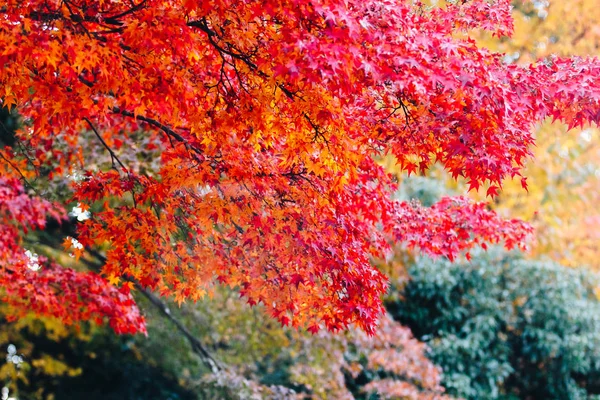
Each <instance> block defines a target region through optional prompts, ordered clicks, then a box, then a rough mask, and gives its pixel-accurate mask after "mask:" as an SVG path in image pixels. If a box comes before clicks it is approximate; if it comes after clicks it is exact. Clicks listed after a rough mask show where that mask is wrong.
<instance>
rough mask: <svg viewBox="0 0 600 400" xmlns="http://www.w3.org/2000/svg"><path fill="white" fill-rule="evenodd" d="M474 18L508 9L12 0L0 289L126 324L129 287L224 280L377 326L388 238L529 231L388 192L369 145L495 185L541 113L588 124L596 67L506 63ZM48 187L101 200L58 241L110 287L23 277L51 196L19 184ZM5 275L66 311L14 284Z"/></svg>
mask: <svg viewBox="0 0 600 400" xmlns="http://www.w3.org/2000/svg"><path fill="white" fill-rule="evenodd" d="M475 28H480V29H484V30H488V31H490V32H492V33H494V34H496V35H509V34H511V32H512V19H511V16H510V5H509V2H508V1H507V0H496V1H487V0H472V1H468V2H459V3H456V4H448V5H446V6H444V7H432V8H429V7H425V6H424V5H423V4H420V3H418V2H412V1H404V0H386V1H372V0H367V1H338V0H327V1H325V0H321V1H312V2H305V1H298V0H291V1H252V0H248V1H242V2H240V1H228V0H221V1H202V2H199V1H190V0H140V2H139V3H132V2H129V1H127V2H125V1H120V0H104V1H86V0H62V1H58V0H25V1H22V0H18V1H17V0H8V1H7V2H5V4H4V5H3V6H2V7H1V8H0V48H1V49H2V50H1V52H0V63H1V64H2V65H3V67H2V73H1V74H0V82H1V87H2V89H1V90H2V92H0V97H1V98H2V102H3V105H4V106H6V107H13V106H17V108H18V110H19V112H20V113H21V115H22V116H23V118H24V122H25V127H24V128H23V129H22V130H21V131H20V133H19V134H18V145H14V146H12V147H7V148H4V149H3V150H0V155H1V157H0V172H1V174H2V176H3V177H4V176H6V177H7V178H3V181H2V182H3V183H2V184H3V187H6V188H7V189H6V190H5V192H3V193H5V194H3V195H2V196H3V197H0V218H2V222H3V225H2V231H1V232H2V235H3V238H4V239H3V243H2V244H0V251H1V253H0V263H2V264H0V265H1V268H0V280H1V281H2V282H3V288H4V287H6V288H7V289H3V292H2V295H3V297H4V298H6V299H7V300H8V301H9V302H10V303H11V304H13V306H14V308H15V311H16V312H17V313H18V312H19V311H18V310H19V309H21V310H30V309H33V310H34V311H38V312H41V313H49V312H51V313H53V314H59V312H57V311H56V310H62V311H61V312H60V313H61V314H62V315H61V316H62V317H63V318H65V319H66V320H73V319H87V318H90V317H95V316H96V315H97V314H98V313H99V314H103V315H107V316H108V317H109V318H110V319H111V321H113V325H114V326H115V328H116V329H117V331H133V330H143V329H144V328H143V323H142V322H141V320H140V319H139V318H138V314H137V312H136V311H135V310H132V311H128V312H124V311H121V309H120V307H123V306H125V305H126V304H128V301H129V300H128V297H127V296H128V295H127V291H128V289H129V288H131V286H132V283H131V281H136V282H139V284H140V285H141V286H144V287H149V288H151V289H155V290H157V291H159V292H160V293H161V294H163V295H174V296H175V298H176V300H177V301H179V302H181V301H184V300H185V299H192V300H197V299H199V298H201V297H202V296H203V295H204V294H205V293H210V292H211V291H212V287H213V285H214V284H215V283H216V282H220V283H223V284H227V285H230V286H232V287H238V288H239V290H240V292H241V294H242V295H243V296H245V297H246V299H247V301H248V302H250V303H251V304H254V303H263V304H264V305H265V306H266V308H267V310H268V312H269V313H270V314H271V315H272V316H273V317H274V318H277V319H278V320H279V321H280V322H281V323H282V324H284V325H285V324H292V325H293V326H305V327H308V329H309V330H310V331H313V332H314V331H317V330H318V329H320V328H321V327H326V328H328V329H329V330H334V331H335V330H339V329H344V328H345V327H347V326H348V324H350V323H356V324H357V325H358V326H360V327H362V328H363V329H365V330H366V331H368V332H372V331H373V330H374V328H375V326H376V322H377V318H378V316H379V315H380V314H381V312H382V303H381V299H380V296H381V294H382V293H383V292H385V290H386V287H387V280H386V278H385V276H384V275H383V274H382V273H380V272H379V271H378V270H377V269H376V268H375V267H373V266H372V265H371V264H370V260H371V259H372V257H374V256H383V255H384V254H385V253H386V252H387V251H388V250H389V245H388V242H389V240H395V241H400V242H405V243H407V244H408V245H410V246H413V247H418V248H420V249H421V250H422V251H423V252H425V253H428V254H431V255H445V256H447V257H449V258H451V259H452V258H453V257H455V256H456V255H457V254H459V252H460V251H462V250H466V249H469V248H470V247H472V246H473V245H475V244H479V243H482V242H484V241H488V242H500V241H504V243H505V244H506V245H507V246H508V247H513V246H515V245H523V241H524V239H525V237H526V236H527V234H528V233H529V232H530V229H529V227H527V226H526V225H524V224H522V223H520V222H518V221H504V220H502V219H500V218H498V217H497V216H496V215H495V214H494V213H493V212H491V211H489V210H488V209H487V208H486V206H485V205H484V204H476V203H472V202H470V201H469V200H467V199H465V198H446V199H442V200H441V201H440V202H438V203H436V204H434V205H433V206H432V207H431V208H429V209H425V208H423V207H422V206H420V205H419V204H417V203H412V202H398V201H395V200H393V199H392V198H391V196H390V194H391V193H392V191H393V190H395V189H396V183H395V181H394V179H392V177H391V176H390V175H388V174H387V173H386V172H385V171H384V169H383V167H381V166H380V165H378V164H377V163H376V162H375V157H378V156H381V155H383V154H392V155H393V156H394V157H395V159H396V161H397V164H398V165H399V167H400V168H402V169H403V170H406V171H408V172H415V171H417V170H421V171H425V170H426V169H427V167H428V166H430V165H431V164H432V163H434V162H439V163H440V164H442V165H443V166H444V168H445V169H446V170H448V171H449V172H450V174H451V175H452V176H453V177H459V176H462V177H464V178H465V179H466V180H467V182H468V184H469V186H470V187H471V188H478V187H480V186H481V185H484V184H485V185H489V189H488V194H489V195H491V196H494V195H495V194H496V193H497V191H498V190H499V188H500V187H501V184H502V181H503V180H504V179H505V178H507V177H519V176H520V167H521V166H522V164H523V162H524V161H525V159H526V158H527V157H528V156H529V155H530V150H529V148H530V146H531V145H532V143H533V138H532V135H531V134H530V130H531V128H532V126H533V124H534V123H535V122H537V121H540V120H542V119H544V118H546V117H552V118H554V119H559V120H561V121H563V122H565V123H567V124H568V125H569V126H579V125H582V124H584V123H586V122H594V123H597V122H598V120H599V119H600V107H599V106H598V99H599V97H600V92H599V91H598V88H600V82H599V80H600V62H598V61H597V60H595V59H585V58H573V59H566V58H560V57H551V58H547V59H545V60H543V61H541V62H538V63H535V64H532V65H527V66H517V65H509V64H506V63H505V61H504V58H503V55H502V54H495V53H492V52H490V51H488V50H486V49H484V48H480V47H478V46H477V44H476V43H475V42H474V41H473V40H471V39H469V38H465V36H464V35H462V34H461V33H463V32H465V31H467V30H470V29H475ZM92 143H96V144H95V145H94V144H92ZM98 146H100V147H98ZM101 151H104V156H105V159H104V160H105V161H102V158H101V154H102V153H101ZM41 178H44V179H45V180H47V181H48V182H50V183H48V185H59V184H61V183H62V184H63V185H64V184H65V183H66V184H69V185H70V187H71V188H72V193H68V195H66V197H67V198H70V199H71V200H73V201H76V202H78V203H79V207H80V209H81V210H83V211H85V210H91V211H92V213H91V218H90V219H88V220H86V221H85V222H84V223H83V224H81V226H79V229H78V234H77V235H78V236H77V240H68V241H67V242H66V244H67V245H69V244H70V245H71V246H73V249H72V251H73V253H74V254H75V255H76V256H80V255H81V254H82V253H83V250H82V247H81V246H83V248H85V249H91V250H93V251H95V249H100V250H101V251H103V252H105V253H106V262H105V263H104V265H103V266H102V271H101V272H102V274H103V275H104V277H105V278H107V279H108V280H110V282H111V283H112V284H113V285H118V284H119V283H120V282H123V283H122V286H121V288H120V289H118V290H117V289H114V288H113V287H112V286H106V285H108V283H107V282H105V281H104V280H102V279H100V278H99V277H97V276H95V275H94V276H93V278H90V275H85V277H82V276H80V275H79V273H76V272H73V271H68V272H67V270H63V269H61V267H59V266H52V267H43V268H42V272H36V273H32V272H30V271H28V270H27V268H29V269H31V262H30V261H31V260H29V261H28V260H27V259H25V258H24V257H25V256H24V254H25V248H24V247H23V246H24V244H23V243H22V240H21V237H22V233H23V232H24V231H25V229H29V228H36V227H37V228H39V227H43V226H44V223H45V221H44V218H43V216H42V215H37V214H40V213H42V214H43V213H44V212H46V211H50V210H55V209H56V208H55V206H53V205H52V202H53V201H56V200H58V199H54V198H52V192H51V191H48V192H37V193H34V192H33V190H31V192H30V193H27V195H26V193H25V191H24V186H23V185H27V188H28V190H29V189H30V186H31V187H33V186H36V182H38V180H40V179H41ZM16 179H21V180H23V181H24V182H25V183H24V184H20V183H18V181H17V180H16ZM33 181H35V182H33ZM32 182H33V183H32ZM522 184H523V186H526V184H525V180H524V179H523V180H522ZM29 196H31V197H29ZM23 207H27V208H30V209H32V210H34V211H35V212H36V213H37V214H36V215H37V216H36V217H33V216H25V215H23V212H22V210H23ZM57 213H58V211H55V212H54V214H53V215H54V217H55V218H58V219H60V216H59V215H58V214H57ZM29 218H34V219H33V220H29ZM28 257H29V256H28ZM12 259H19V260H21V261H20V262H18V263H16V264H13V263H12V262H11V260H12ZM52 265H53V264H52ZM63 275H68V276H69V279H66V280H65V279H61V277H62V276H63ZM12 276H18V277H22V280H23V284H25V281H26V282H27V283H29V284H31V285H32V286H36V285H38V281H39V282H40V283H39V287H40V288H41V289H40V290H44V296H45V298H44V299H45V301H53V302H55V303H60V302H61V301H62V300H61V299H62V298H63V297H65V296H66V299H67V300H66V301H65V302H63V303H62V304H63V305H64V307H62V308H57V309H54V308H53V309H52V311H50V309H48V308H44V307H43V306H39V305H38V304H39V301H38V300H39V299H37V298H36V297H35V296H31V295H26V296H22V293H21V294H19V293H15V292H14V290H12V289H11V285H10V283H8V282H10V281H11V280H12V278H11V277H12ZM49 276H51V277H52V278H51V279H53V280H55V281H57V282H58V284H54V283H52V282H50V281H49V280H51V279H50V278H49ZM47 281H48V282H47ZM4 282H7V283H6V284H5V283H4ZM44 285H45V286H44ZM102 285H105V286H106V287H104V288H101V287H100V286H102ZM71 286H75V287H71ZM46 287H47V288H48V289H47V290H46V289H44V288H46ZM88 288H93V289H91V290H90V289H88ZM117 292H118V293H119V295H118V296H117V295H116V294H115V293H117ZM88 294H89V296H92V297H93V298H92V299H90V298H88V297H89V296H88ZM53 296H54V297H53ZM49 299H53V300H49ZM115 299H117V300H115ZM111 302H112V303H111ZM115 302H116V303H115ZM70 303H73V304H76V305H77V307H80V304H81V307H83V308H82V311H80V312H75V313H72V312H70V311H69V310H70V309H72V308H73V307H70V306H69V304H70ZM95 304H98V306H96V305H95Z"/></svg>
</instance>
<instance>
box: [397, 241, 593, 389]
mask: <svg viewBox="0 0 600 400" xmlns="http://www.w3.org/2000/svg"><path fill="white" fill-rule="evenodd" d="M409 275H410V279H409V280H408V281H407V282H405V283H404V285H403V287H398V288H397V289H398V290H397V291H396V294H395V295H392V296H391V298H390V299H389V300H388V304H387V306H388V309H390V310H391V312H392V314H393V315H394V317H395V318H396V319H397V320H399V321H400V322H401V323H403V324H405V325H407V326H409V327H410V328H411V329H412V330H413V333H414V334H415V336H416V337H417V338H419V339H421V340H423V341H425V342H427V343H428V344H429V346H430V348H431V350H430V357H431V359H432V360H433V361H434V362H435V363H436V364H437V365H439V366H441V367H442V368H443V370H444V379H443V385H444V386H445V387H446V388H447V391H448V393H450V394H453V395H457V396H461V397H464V398H468V399H517V398H518V399H589V398H591V397H590V396H592V394H595V393H600V302H599V301H598V299H597V298H596V295H595V292H594V288H595V287H596V285H597V284H598V278H597V277H596V276H595V275H593V274H591V273H589V272H586V271H582V270H570V269H566V268H565V267H562V266H560V265H556V264H553V263H549V262H540V261H527V260H523V259H521V258H520V256H519V255H518V254H515V253H509V254H507V253H504V252H501V251H499V250H493V249H492V250H491V251H490V252H487V253H486V252H478V253H477V254H474V255H473V259H472V261H471V262H464V263H462V264H461V263H455V264H453V263H450V262H447V261H444V260H436V261H434V260H430V259H420V260H418V261H417V262H416V263H415V264H414V265H413V266H411V267H409ZM401 286H402V285H401Z"/></svg>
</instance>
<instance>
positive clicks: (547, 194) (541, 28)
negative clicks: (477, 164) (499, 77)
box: [478, 0, 600, 270]
mask: <svg viewBox="0 0 600 400" xmlns="http://www.w3.org/2000/svg"><path fill="white" fill-rule="evenodd" d="M514 4H515V11H514V12H513V16H514V18H515V34H514V35H513V37H512V38H511V40H508V41H499V40H496V39H495V38H490V37H489V35H482V37H479V38H478V42H479V43H481V44H482V45H484V46H486V47H488V48H491V49H494V50H498V51H501V52H503V53H506V54H507V57H509V58H510V59H511V60H512V61H513V62H516V63H528V62H531V60H535V59H536V58H540V57H548V56H550V55H551V54H558V55H560V56H567V55H596V56H597V55H598V54H599V52H598V49H599V48H600V25H599V23H600V10H598V8H597V7H596V3H595V2H594V1H589V0H576V1H573V2H570V3H568V4H566V3H562V2H548V3H544V2H539V3H523V4H522V3H520V2H517V3H514ZM599 132H600V131H599V130H598V129H597V128H595V127H593V126H592V127H585V128H584V129H579V128H576V129H573V130H572V131H571V132H568V133H567V127H566V126H563V125H561V124H550V121H546V122H545V123H543V124H542V125H541V126H540V127H538V128H537V129H536V131H535V138H536V146H535V147H534V149H533V153H534V161H533V160H531V161H529V162H527V163H526V165H525V169H524V174H525V175H527V176H528V177H529V182H530V183H531V184H530V185H529V190H528V193H524V192H523V191H522V190H520V185H519V183H518V182H511V181H509V182H507V183H506V184H505V185H504V188H503V189H504V190H503V191H502V194H501V195H500V197H499V198H498V199H497V201H496V203H497V204H496V206H495V209H497V210H500V211H501V212H503V213H505V214H506V213H511V215H513V216H517V217H519V218H524V219H526V220H531V223H532V225H533V226H534V228H535V231H536V240H535V242H534V243H533V246H532V250H533V251H532V252H531V253H530V255H531V256H539V255H547V256H550V257H552V259H554V260H556V261H558V262H560V263H561V264H563V265H566V266H571V267H582V266H587V267H590V268H592V269H595V270H598V268H599V264H598V260H599V258H598V252H599V250H600V247H599V246H598V243H600V237H599V236H598V231H597V229H596V228H595V227H596V225H597V221H598V218H600V214H599V213H598V210H597V206H596V204H598V201H600V189H599V188H600V173H599V172H598V171H600V163H599V161H598V160H600V136H599Z"/></svg>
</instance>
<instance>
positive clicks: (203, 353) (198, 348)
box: [82, 248, 224, 373]
mask: <svg viewBox="0 0 600 400" xmlns="http://www.w3.org/2000/svg"><path fill="white" fill-rule="evenodd" d="M86 251H87V252H88V253H89V254H91V255H92V256H93V257H94V258H96V259H97V260H98V261H99V262H101V263H102V264H104V263H106V257H104V256H103V255H102V254H101V253H99V252H98V251H96V250H93V249H90V248H86ZM82 260H84V261H85V259H83V258H82ZM94 268H98V265H97V264H94ZM123 279H125V280H126V281H129V282H132V283H133V284H134V286H135V288H136V289H137V290H138V291H140V292H141V293H142V294H143V295H144V297H146V298H147V299H148V300H149V301H150V303H152V305H153V306H154V307H155V308H157V309H158V311H160V313H161V315H162V316H164V317H165V318H167V319H168V320H169V321H171V323H172V324H173V325H175V328H177V330H178V331H179V333H181V334H182V335H183V336H184V337H185V338H186V339H187V340H188V342H190V345H191V347H192V351H193V352H194V353H195V354H196V355H197V356H198V357H200V360H201V361H202V363H203V364H204V365H205V366H206V367H207V368H209V369H210V370H211V371H212V372H213V373H217V372H219V371H223V370H224V367H223V365H221V363H220V362H219V361H217V360H216V359H215V358H214V357H213V356H212V354H210V352H209V351H208V350H207V349H206V347H204V345H203V344H202V342H201V341H200V340H199V339H198V338H197V337H195V336H194V335H193V334H192V333H191V332H190V331H189V330H188V329H187V328H186V327H185V325H183V324H182V323H181V322H180V321H179V320H178V319H177V318H175V317H174V316H173V314H171V310H170V309H169V307H168V306H167V305H166V304H165V303H164V302H163V301H162V300H161V299H159V298H158V297H157V296H156V295H154V294H153V293H152V292H150V291H149V290H148V289H146V288H145V287H143V286H142V285H141V284H140V283H139V282H137V281H136V280H135V279H134V278H131V277H123Z"/></svg>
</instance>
